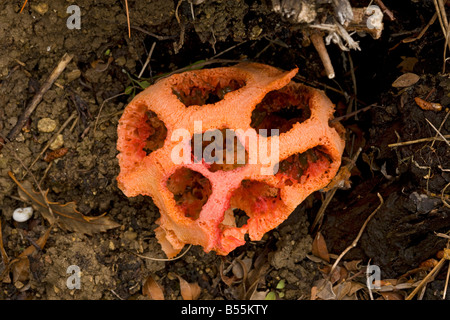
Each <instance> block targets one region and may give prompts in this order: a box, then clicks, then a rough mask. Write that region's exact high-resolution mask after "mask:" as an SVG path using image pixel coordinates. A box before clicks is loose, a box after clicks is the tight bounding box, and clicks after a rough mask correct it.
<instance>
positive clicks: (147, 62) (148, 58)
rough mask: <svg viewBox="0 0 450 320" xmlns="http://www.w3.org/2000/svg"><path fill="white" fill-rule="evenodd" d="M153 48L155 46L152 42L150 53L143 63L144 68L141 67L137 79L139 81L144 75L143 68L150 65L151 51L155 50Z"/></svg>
mask: <svg viewBox="0 0 450 320" xmlns="http://www.w3.org/2000/svg"><path fill="white" fill-rule="evenodd" d="M155 46H156V41H155V42H153V44H152V47H151V48H150V52H149V54H148V56H147V60H146V61H145V63H144V66H143V67H142V70H141V72H140V73H139V76H138V79H140V78H141V77H142V74H143V73H144V71H145V68H147V65H148V64H149V63H150V59H151V58H152V55H153V50H155Z"/></svg>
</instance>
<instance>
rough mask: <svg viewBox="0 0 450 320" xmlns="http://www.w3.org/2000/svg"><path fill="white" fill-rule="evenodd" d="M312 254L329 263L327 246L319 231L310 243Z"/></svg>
mask: <svg viewBox="0 0 450 320" xmlns="http://www.w3.org/2000/svg"><path fill="white" fill-rule="evenodd" d="M312 254H313V255H315V256H316V257H319V258H321V259H323V260H325V261H326V262H330V255H329V253H328V249H327V244H326V242H325V239H324V238H323V236H322V234H321V233H320V231H319V232H318V233H317V235H316V237H315V238H314V241H313V243H312Z"/></svg>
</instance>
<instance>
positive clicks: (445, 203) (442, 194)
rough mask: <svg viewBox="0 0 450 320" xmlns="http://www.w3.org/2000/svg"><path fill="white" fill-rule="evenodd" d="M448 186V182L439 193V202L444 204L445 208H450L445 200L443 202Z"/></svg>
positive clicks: (449, 184)
mask: <svg viewBox="0 0 450 320" xmlns="http://www.w3.org/2000/svg"><path fill="white" fill-rule="evenodd" d="M449 186H450V182H449V183H447V185H446V186H445V187H444V188H443V189H442V192H441V201H442V203H443V204H444V206H446V207H447V208H450V204H448V202H447V200H445V191H446V190H447V188H448V187H449Z"/></svg>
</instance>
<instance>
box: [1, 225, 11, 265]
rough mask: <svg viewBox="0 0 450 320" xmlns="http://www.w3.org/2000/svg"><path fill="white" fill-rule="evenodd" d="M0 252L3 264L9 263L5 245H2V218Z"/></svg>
mask: <svg viewBox="0 0 450 320" xmlns="http://www.w3.org/2000/svg"><path fill="white" fill-rule="evenodd" d="M0 252H1V254H2V260H3V264H4V265H5V266H7V265H8V263H9V257H8V254H7V253H6V251H5V247H4V246H3V235H2V219H0Z"/></svg>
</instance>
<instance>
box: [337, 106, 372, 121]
mask: <svg viewBox="0 0 450 320" xmlns="http://www.w3.org/2000/svg"><path fill="white" fill-rule="evenodd" d="M373 107H379V106H378V105H377V104H376V103H373V104H371V105H368V106H367V107H364V108H361V109H358V110H356V111H353V112H350V113H347V114H345V115H343V116H341V117H337V118H334V119H333V120H331V121H330V123H334V122H339V121H343V120H347V119H349V118H351V117H353V116H355V115H357V114H358V113H360V112H365V111H367V110H370V109H372V108H373Z"/></svg>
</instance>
